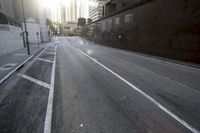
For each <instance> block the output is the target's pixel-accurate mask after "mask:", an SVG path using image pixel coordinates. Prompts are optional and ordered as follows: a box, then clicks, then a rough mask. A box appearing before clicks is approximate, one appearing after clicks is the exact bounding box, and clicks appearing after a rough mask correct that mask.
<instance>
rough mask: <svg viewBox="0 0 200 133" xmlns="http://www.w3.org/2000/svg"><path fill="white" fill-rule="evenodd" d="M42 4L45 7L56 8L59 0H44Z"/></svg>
mask: <svg viewBox="0 0 200 133" xmlns="http://www.w3.org/2000/svg"><path fill="white" fill-rule="evenodd" d="M41 4H42V6H43V7H45V8H49V9H53V8H56V6H57V4H58V0H42V3H41Z"/></svg>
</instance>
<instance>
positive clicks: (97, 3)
mask: <svg viewBox="0 0 200 133" xmlns="http://www.w3.org/2000/svg"><path fill="white" fill-rule="evenodd" d="M109 1H110V0H89V18H91V19H92V20H93V21H95V20H98V19H100V18H101V17H103V12H104V11H103V10H104V9H103V6H104V5H105V4H106V3H107V2H109Z"/></svg>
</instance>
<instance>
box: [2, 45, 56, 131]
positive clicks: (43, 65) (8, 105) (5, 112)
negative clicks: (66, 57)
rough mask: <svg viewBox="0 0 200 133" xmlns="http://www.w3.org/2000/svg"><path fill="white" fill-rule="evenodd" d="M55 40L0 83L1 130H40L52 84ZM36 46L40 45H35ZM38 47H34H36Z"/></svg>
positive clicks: (43, 121)
mask: <svg viewBox="0 0 200 133" xmlns="http://www.w3.org/2000/svg"><path fill="white" fill-rule="evenodd" d="M55 44H56V43H55V42H52V43H49V44H46V47H44V49H43V50H42V51H41V52H39V53H38V54H37V55H36V56H35V57H34V58H33V59H32V60H30V61H29V62H27V63H26V64H25V65H24V66H23V68H21V69H20V70H18V71H17V72H15V74H14V75H12V76H11V78H9V79H8V80H6V81H5V83H3V84H2V85H0V88H1V89H0V133H43V132H44V126H45V119H46V115H47V114H46V112H47V107H48V99H49V92H50V86H51V81H50V79H51V72H52V66H53V62H52V60H48V59H47V58H48V57H51V56H52V55H53V54H55V53H49V55H48V53H46V51H51V52H52V50H54V52H55V51H56V50H55ZM38 50H39V49H38ZM38 50H35V52H36V51H38Z"/></svg>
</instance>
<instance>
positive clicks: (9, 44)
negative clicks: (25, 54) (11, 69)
mask: <svg viewBox="0 0 200 133" xmlns="http://www.w3.org/2000/svg"><path fill="white" fill-rule="evenodd" d="M0 27H1V26H0ZM5 27H7V29H6V28H5ZM21 32H22V31H21V28H20V27H16V26H11V25H7V26H4V28H3V29H1V28H0V55H3V54H7V53H10V52H13V51H15V50H17V49H20V48H23V40H22V37H21V36H20V33H21Z"/></svg>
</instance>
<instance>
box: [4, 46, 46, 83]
mask: <svg viewBox="0 0 200 133" xmlns="http://www.w3.org/2000/svg"><path fill="white" fill-rule="evenodd" d="M44 50H45V49H44ZM44 50H43V51H44ZM40 51H41V50H40ZM40 51H39V52H40ZM39 52H37V53H39ZM33 56H34V55H31V56H30V57H29V58H28V59H26V60H25V61H24V62H22V63H21V64H20V65H19V66H17V67H16V68H15V69H13V70H12V71H11V72H10V73H8V74H7V75H6V76H5V77H4V78H3V79H1V80H0V84H2V83H3V82H4V81H5V80H6V79H7V78H9V77H10V76H11V75H12V74H13V73H14V72H15V71H16V70H17V69H19V68H20V67H21V66H23V65H24V64H25V63H26V62H28V61H29V60H30V59H31V58H32V57H33Z"/></svg>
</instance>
